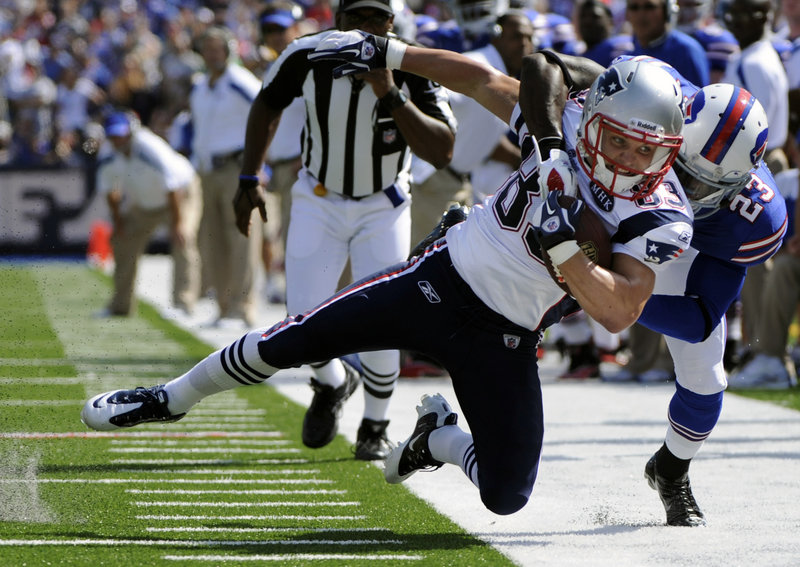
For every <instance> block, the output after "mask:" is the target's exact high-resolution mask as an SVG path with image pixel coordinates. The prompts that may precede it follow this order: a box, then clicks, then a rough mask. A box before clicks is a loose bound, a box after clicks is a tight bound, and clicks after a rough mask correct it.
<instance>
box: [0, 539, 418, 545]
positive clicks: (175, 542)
mask: <svg viewBox="0 0 800 567" xmlns="http://www.w3.org/2000/svg"><path fill="white" fill-rule="evenodd" d="M382 543H396V544H401V543H405V542H404V541H402V540H391V539H387V540H379V539H362V540H359V539H354V540H336V539H332V540H322V539H320V540H314V539H309V540H261V541H247V540H241V541H234V540H227V539H220V540H213V539H210V540H190V539H88V538H86V539H0V546H4V547H17V546H25V545H35V546H48V545H56V546H63V545H70V546H73V545H103V546H106V545H107V546H114V545H133V546H138V545H141V546H146V547H151V546H156V545H165V546H175V547H211V546H219V547H244V546H252V545H260V546H275V545H281V546H291V545H375V544H382Z"/></svg>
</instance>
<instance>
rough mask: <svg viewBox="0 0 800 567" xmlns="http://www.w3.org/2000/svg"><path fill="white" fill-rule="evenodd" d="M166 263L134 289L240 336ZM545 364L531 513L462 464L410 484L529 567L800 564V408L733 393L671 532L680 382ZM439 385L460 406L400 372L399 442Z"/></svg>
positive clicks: (293, 383) (191, 325) (266, 311)
mask: <svg viewBox="0 0 800 567" xmlns="http://www.w3.org/2000/svg"><path fill="white" fill-rule="evenodd" d="M168 266H169V259H168V258H162V257H149V258H147V259H146V260H145V262H144V263H143V266H142V268H143V269H142V270H141V273H140V282H141V283H140V285H139V289H140V290H142V294H143V296H144V297H146V298H147V300H148V301H150V302H151V303H152V304H154V305H156V306H158V308H159V310H160V311H161V313H162V314H163V315H164V316H165V317H168V318H170V319H171V320H173V321H174V322H176V323H177V324H179V325H181V326H184V328H187V329H190V330H192V332H194V333H196V334H197V335H198V336H199V337H200V338H201V339H202V340H204V341H206V342H208V343H209V344H213V345H217V346H218V347H222V346H225V345H227V344H229V343H230V342H232V341H233V340H234V339H236V338H239V336H240V335H241V334H242V332H243V330H233V331H231V330H220V329H215V328H213V327H209V326H204V325H203V323H204V322H207V321H210V320H212V319H213V306H206V305H201V306H200V308H199V309H198V312H197V313H196V314H195V316H194V317H193V318H185V317H182V315H181V314H180V313H178V312H175V311H174V310H172V309H170V307H169V299H168V297H167V296H166V292H167V290H166V289H162V288H163V287H164V286H159V285H154V284H153V282H155V281H156V280H157V274H158V273H163V271H164V270H166V269H168ZM283 316H284V313H283V312H282V311H281V310H280V309H276V308H274V307H272V308H271V307H269V306H263V305H262V311H261V319H260V322H259V325H263V326H267V325H270V324H272V323H274V322H277V321H278V320H280V319H281V318H282V317H283ZM421 324H424V322H421ZM540 366H541V376H542V382H543V397H544V404H545V421H546V428H545V447H544V451H543V455H542V464H541V466H540V469H539V478H538V479H537V483H536V487H535V489H534V493H533V495H532V497H531V500H530V502H529V503H528V505H527V506H526V507H525V508H523V510H521V511H520V512H518V513H516V514H513V515H511V516H496V515H494V514H492V513H490V512H488V511H487V510H486V509H485V508H484V507H483V505H482V503H481V502H480V498H479V496H478V492H477V490H476V489H475V488H474V487H473V486H472V485H471V484H470V483H469V482H468V481H467V480H466V478H465V477H464V475H463V473H461V471H460V470H459V469H457V468H456V467H453V466H445V467H444V468H442V469H440V470H439V471H437V472H436V473H430V474H422V473H420V474H416V475H414V476H413V477H412V478H410V479H409V480H408V481H407V482H406V485H407V486H408V487H409V488H410V489H411V490H412V491H413V492H415V493H416V494H417V495H419V496H421V497H423V498H425V499H426V500H428V501H429V502H431V503H432V504H433V505H434V506H435V507H436V509H437V510H439V511H440V512H443V513H445V514H447V515H448V516H450V517H451V518H452V519H453V520H454V521H455V522H456V523H458V524H460V525H461V526H462V527H463V528H465V529H466V530H467V531H469V532H470V533H472V534H473V535H475V536H477V537H479V538H481V539H483V540H485V541H487V542H489V543H491V544H492V545H493V546H494V547H495V548H497V549H498V550H500V551H501V552H502V553H504V554H505V555H506V556H508V557H509V558H511V559H512V560H513V561H514V562H516V563H518V564H519V565H523V566H527V565H531V566H533V565H536V566H539V565H556V566H575V567H584V566H586V567H588V566H592V567H604V566H609V567H611V566H614V567H641V566H649V565H652V566H656V565H657V566H662V565H670V566H672V567H677V566H684V565H685V566H687V567H688V566H692V567H694V566H696V565H707V566H720V567H731V566H738V565H767V564H768V565H772V566H786V567H789V566H792V567H796V566H797V565H798V564H800V559H799V558H800V538H799V537H798V536H797V534H798V533H799V532H800V506H798V505H797V503H798V502H800V481H798V479H800V413H798V412H795V411H791V410H787V409H783V408H780V407H777V406H775V405H772V404H767V403H762V402H757V401H754V400H749V399H745V398H740V397H737V396H735V395H727V396H726V401H725V407H724V409H723V413H722V417H721V419H720V423H719V425H718V426H717V428H716V430H715V431H714V434H713V435H712V436H711V438H710V439H709V440H708V441H707V442H706V444H705V446H704V448H703V450H702V451H701V453H700V455H699V456H698V457H697V458H696V459H695V462H694V463H693V466H692V485H693V488H694V493H695V496H696V497H697V499H698V501H699V503H700V505H701V507H702V508H703V510H704V511H705V513H706V516H707V519H708V522H709V525H708V526H707V527H705V528H697V529H685V528H674V527H667V526H664V509H663V507H662V505H661V502H660V501H659V499H658V496H657V495H656V493H655V492H654V491H653V490H651V489H650V488H649V487H648V485H647V483H646V482H645V480H644V479H643V469H644V465H645V463H646V462H647V459H648V458H649V457H650V455H652V453H653V452H654V451H655V450H656V449H658V447H659V446H660V445H661V443H662V441H663V438H664V433H665V430H666V423H667V421H666V415H667V406H668V403H669V398H670V396H671V395H672V392H673V390H674V386H673V385H671V384H651V385H647V386H644V385H639V384H605V383H601V382H598V381H581V382H563V381H562V382H559V381H557V380H556V376H558V374H559V373H560V372H561V371H562V369H563V368H562V366H563V363H562V362H561V361H560V360H559V359H558V358H557V357H556V356H553V355H548V356H546V357H545V359H544V360H543V361H542V363H541V365H540ZM307 376H308V373H307V371H306V370H303V369H301V370H299V371H296V372H288V371H282V372H281V373H278V374H277V375H276V376H274V377H273V378H272V379H271V381H272V383H273V384H275V385H276V387H277V388H278V389H279V391H281V392H282V393H283V394H284V395H287V396H288V397H290V398H291V399H293V400H295V401H298V402H300V403H302V404H305V405H307V404H308V402H309V401H310V397H311V391H310V388H309V387H308V386H307V384H304V383H303V382H304V379H305V378H306V377H307ZM298 378H300V379H299V380H298ZM487 379H492V377H487ZM435 392H441V393H442V394H443V395H444V396H445V397H446V398H447V399H448V400H449V401H450V402H451V403H452V404H453V405H454V407H455V409H456V411H459V408H458V404H457V400H456V399H455V396H454V394H453V392H452V387H451V386H450V382H449V380H448V379H446V378H445V379H441V378H437V379H417V380H401V381H400V383H399V384H398V387H397V390H396V392H395V395H394V397H393V400H392V406H391V408H390V415H389V417H390V418H391V425H390V428H389V434H390V436H391V437H392V438H393V439H395V440H402V439H404V438H405V437H407V436H408V435H409V434H410V432H411V431H412V430H413V428H414V422H415V420H416V412H415V411H414V407H415V405H416V404H417V403H419V399H420V397H421V396H422V394H425V393H435ZM362 408H363V399H362V397H361V396H360V395H359V394H358V392H357V393H356V395H354V396H353V397H352V398H351V399H350V401H349V402H348V404H347V407H346V409H345V412H344V415H343V417H342V421H341V424H340V432H341V433H342V434H343V435H344V436H345V437H347V438H348V439H349V440H350V441H351V442H352V441H354V440H355V433H356V430H357V428H358V424H359V421H360V419H361V412H362ZM498 418H499V419H502V416H498ZM462 421H463V420H462ZM210 561H212V562H213V560H210ZM220 561H221V560H220Z"/></svg>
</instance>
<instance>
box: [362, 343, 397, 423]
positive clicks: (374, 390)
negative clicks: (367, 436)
mask: <svg viewBox="0 0 800 567" xmlns="http://www.w3.org/2000/svg"><path fill="white" fill-rule="evenodd" d="M359 358H360V359H361V366H362V367H363V369H364V383H363V384H362V385H363V387H364V417H365V418H367V419H372V420H374V421H383V420H384V419H386V415H387V414H388V413H389V402H390V401H391V398H392V392H393V391H394V387H395V384H396V383H397V378H398V376H400V351H397V350H380V351H373V352H365V353H361V354H360V355H359Z"/></svg>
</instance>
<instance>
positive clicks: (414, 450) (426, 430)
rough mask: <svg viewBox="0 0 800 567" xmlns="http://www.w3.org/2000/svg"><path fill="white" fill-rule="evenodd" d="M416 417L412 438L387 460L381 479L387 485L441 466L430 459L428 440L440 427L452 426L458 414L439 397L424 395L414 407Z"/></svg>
mask: <svg viewBox="0 0 800 567" xmlns="http://www.w3.org/2000/svg"><path fill="white" fill-rule="evenodd" d="M417 415H418V416H419V418H418V419H417V426H416V427H415V428H414V432H413V433H412V434H411V437H409V438H408V439H406V440H405V441H403V442H402V443H401V444H400V445H398V446H397V447H395V448H394V449H393V450H392V452H391V453H390V454H389V456H388V457H387V458H386V465H385V466H384V469H383V476H384V478H386V482H388V483H390V484H398V483H401V482H403V481H404V480H406V479H407V478H408V477H410V476H411V475H412V474H414V473H415V472H417V471H420V470H436V469H438V468H439V467H441V466H442V465H443V464H444V463H443V462H442V461H438V460H436V459H434V458H433V455H432V454H431V450H430V447H428V438H429V437H430V436H431V432H433V431H434V430H436V429H439V428H440V427H444V426H445V425H455V424H456V423H457V422H458V414H456V413H454V412H453V410H452V409H451V408H450V404H448V403H447V400H445V399H444V397H442V395H441V394H434V395H433V396H429V395H427V394H425V395H424V396H422V400H421V402H420V405H418V406H417Z"/></svg>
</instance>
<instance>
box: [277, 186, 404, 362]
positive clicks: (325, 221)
mask: <svg viewBox="0 0 800 567" xmlns="http://www.w3.org/2000/svg"><path fill="white" fill-rule="evenodd" d="M316 184H317V182H316V180H315V179H314V178H312V177H311V176H310V175H308V174H307V173H305V172H301V175H300V176H299V178H298V180H297V182H296V183H295V184H294V187H292V208H291V216H290V221H289V232H288V235H287V241H286V307H287V310H288V312H289V314H298V313H303V312H305V311H307V310H308V309H311V308H312V307H315V306H317V305H318V304H319V303H321V302H322V301H323V300H325V299H327V298H328V297H330V296H331V295H333V293H334V292H336V291H337V289H338V283H339V277H340V275H341V273H342V270H343V269H344V267H345V265H346V264H347V260H348V258H349V259H350V266H351V271H352V279H353V281H358V280H359V279H361V278H363V277H366V276H368V275H370V274H372V273H374V272H378V271H380V270H382V269H383V268H386V267H387V266H390V265H393V264H396V263H398V262H402V261H404V260H405V259H406V257H407V256H408V252H409V250H410V245H411V214H410V207H409V205H410V203H411V200H410V197H408V195H407V194H406V199H405V201H403V202H402V203H401V204H400V205H399V206H397V207H395V206H393V204H392V202H391V201H390V200H389V198H388V197H387V196H386V195H385V194H384V193H382V192H381V193H375V194H374V195H372V196H369V197H365V198H363V199H360V200H353V199H349V198H346V197H343V196H341V195H339V194H336V193H333V192H330V191H328V192H327V193H326V194H325V195H323V196H318V195H316V194H315V193H314V186H315V185H316ZM350 324H354V325H357V324H358V321H351V322H350ZM399 358H400V357H399V354H398V352H397V351H396V350H392V351H378V352H370V353H363V355H362V360H363V361H364V364H365V366H367V367H369V368H372V369H374V370H375V371H377V372H378V373H380V374H382V375H392V374H394V373H395V372H396V371H399V365H400V362H399Z"/></svg>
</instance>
